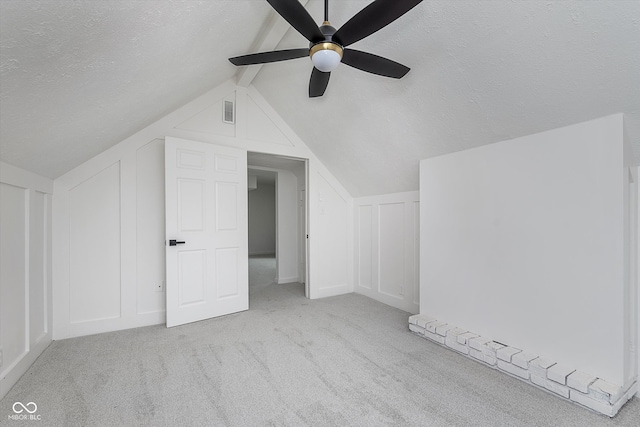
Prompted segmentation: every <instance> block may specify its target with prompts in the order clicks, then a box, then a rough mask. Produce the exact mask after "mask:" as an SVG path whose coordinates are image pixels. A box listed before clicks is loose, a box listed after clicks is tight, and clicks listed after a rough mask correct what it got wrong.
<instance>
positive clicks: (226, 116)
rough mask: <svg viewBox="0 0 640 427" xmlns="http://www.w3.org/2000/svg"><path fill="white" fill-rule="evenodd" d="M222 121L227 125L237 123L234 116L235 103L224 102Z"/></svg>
mask: <svg viewBox="0 0 640 427" xmlns="http://www.w3.org/2000/svg"><path fill="white" fill-rule="evenodd" d="M222 121H223V122H225V123H231V124H233V123H235V116H234V114H233V101H224V109H223V110H222Z"/></svg>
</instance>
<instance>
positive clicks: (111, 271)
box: [69, 163, 121, 323]
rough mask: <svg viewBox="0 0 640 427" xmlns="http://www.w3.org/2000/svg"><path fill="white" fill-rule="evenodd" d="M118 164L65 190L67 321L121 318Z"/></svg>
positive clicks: (77, 321)
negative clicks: (67, 257)
mask: <svg viewBox="0 0 640 427" xmlns="http://www.w3.org/2000/svg"><path fill="white" fill-rule="evenodd" d="M120 309H121V307H120V164H119V163H115V164H113V165H111V166H110V167H108V168H106V169H104V170H103V171H101V172H99V173H98V174H96V175H94V176H93V177H91V178H89V179H88V180H86V181H84V182H82V183H81V184H79V185H78V186H76V187H74V188H72V189H71V190H70V191H69V318H70V321H71V323H79V322H87V321H92V320H100V319H108V318H115V317H119V316H120Z"/></svg>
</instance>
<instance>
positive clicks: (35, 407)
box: [13, 402, 38, 414]
mask: <svg viewBox="0 0 640 427" xmlns="http://www.w3.org/2000/svg"><path fill="white" fill-rule="evenodd" d="M16 406H17V407H18V409H16ZM30 408H33V409H30ZM37 410H38V405H36V404H35V403H34V402H29V403H27V404H26V405H25V404H23V403H22V402H16V403H14V404H13V412H15V413H16V414H21V413H22V411H27V412H28V413H30V414H33V413H34V412H36V411H37Z"/></svg>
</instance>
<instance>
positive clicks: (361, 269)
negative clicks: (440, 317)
mask: <svg viewBox="0 0 640 427" xmlns="http://www.w3.org/2000/svg"><path fill="white" fill-rule="evenodd" d="M354 201H355V203H354V206H355V208H354V210H355V227H354V229H355V258H356V260H355V269H356V274H355V286H354V290H355V292H358V293H361V294H363V295H366V296H368V297H371V298H373V299H376V300H378V301H380V302H383V303H385V304H388V305H391V306H393V307H397V308H400V309H402V310H405V311H408V312H410V313H418V312H419V310H420V303H419V301H420V294H419V288H420V286H419V283H420V282H419V274H418V271H419V262H418V259H419V258H418V257H419V235H420V233H419V217H420V215H419V212H420V203H419V193H418V192H417V191H411V192H406V193H395V194H385V195H381V196H370V197H361V198H357V199H355V200H354Z"/></svg>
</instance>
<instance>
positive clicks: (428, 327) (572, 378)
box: [409, 314, 637, 417]
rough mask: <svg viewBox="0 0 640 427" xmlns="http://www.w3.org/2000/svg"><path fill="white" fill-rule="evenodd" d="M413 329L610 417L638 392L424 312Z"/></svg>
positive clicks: (414, 318) (412, 324) (412, 320)
mask: <svg viewBox="0 0 640 427" xmlns="http://www.w3.org/2000/svg"><path fill="white" fill-rule="evenodd" d="M409 330H410V331H411V332H413V333H414V334H416V335H418V336H420V337H422V338H425V339H428V340H429V341H433V342H436V343H438V344H440V345H442V346H444V347H446V348H448V349H450V350H453V351H456V352H458V353H460V354H462V355H464V356H467V357H468V358H470V359H472V360H475V361H476V362H481V363H483V364H485V365H488V366H490V367H492V368H494V369H497V370H499V371H501V372H504V373H506V374H508V375H511V376H512V377H514V378H518V379H519V380H522V381H525V382H527V383H529V384H531V385H533V386H536V387H538V388H541V389H543V390H545V391H547V392H549V393H552V394H553V395H554V396H558V397H560V398H562V399H565V400H568V401H570V402H573V403H576V404H578V405H581V406H583V407H585V408H588V409H591V410H593V411H596V412H599V413H601V414H604V415H607V416H609V417H613V416H614V415H616V414H617V413H618V411H619V410H620V408H621V407H622V405H624V404H625V403H626V402H627V401H628V400H629V399H631V398H632V397H633V395H634V394H635V392H636V385H637V383H635V382H634V383H633V384H632V385H631V386H630V387H629V388H627V389H626V390H623V389H622V387H620V386H618V385H616V384H611V383H609V382H607V381H605V380H603V379H601V378H598V377H597V376H595V375H591V374H589V373H586V372H582V371H577V370H575V369H573V368H572V367H571V366H567V365H562V364H559V363H556V362H554V361H553V360H551V359H545V358H542V357H539V356H537V355H536V354H535V353H531V352H528V351H525V350H521V349H518V348H515V347H511V346H509V345H505V344H503V343H498V342H495V341H492V340H490V339H487V338H483V337H481V336H479V335H477V334H474V333H473V332H470V331H466V330H464V329H461V328H458V327H456V326H455V325H451V324H448V323H446V322H443V321H441V320H437V319H434V318H433V317H430V316H427V315H424V314H416V315H414V316H411V317H409Z"/></svg>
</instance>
